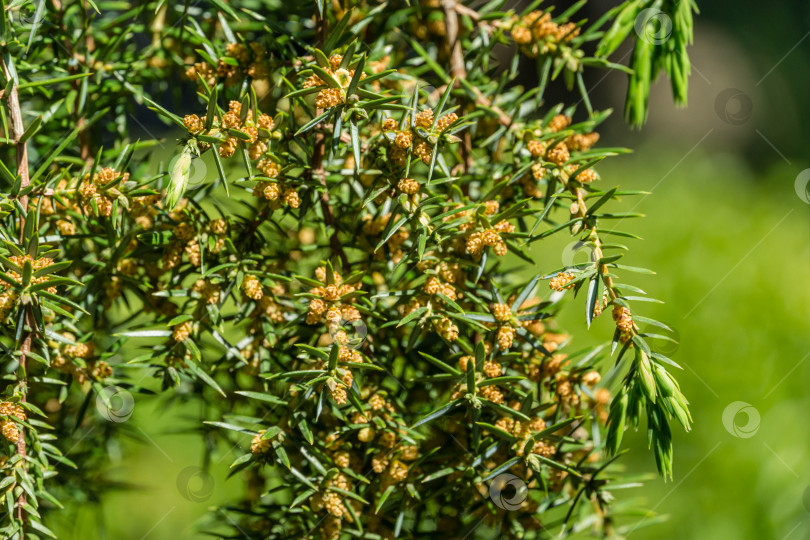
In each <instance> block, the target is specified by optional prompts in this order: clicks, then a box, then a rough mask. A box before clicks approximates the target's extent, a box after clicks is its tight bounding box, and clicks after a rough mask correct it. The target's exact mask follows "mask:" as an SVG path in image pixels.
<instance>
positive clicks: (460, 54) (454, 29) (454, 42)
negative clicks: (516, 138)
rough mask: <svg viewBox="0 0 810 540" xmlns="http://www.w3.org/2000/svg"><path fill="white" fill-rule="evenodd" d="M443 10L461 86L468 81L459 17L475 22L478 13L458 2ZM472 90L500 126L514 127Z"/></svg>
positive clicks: (452, 67)
mask: <svg viewBox="0 0 810 540" xmlns="http://www.w3.org/2000/svg"><path fill="white" fill-rule="evenodd" d="M442 8H443V9H444V22H445V26H446V32H445V38H446V43H447V44H448V46H449V47H450V72H451V73H452V74H453V77H455V78H456V84H460V83H459V82H458V81H460V80H466V78H467V70H466V68H465V67H464V51H463V50H462V48H461V41H460V40H459V38H458V32H459V24H458V15H459V13H461V14H463V15H467V16H469V17H470V18H472V19H473V20H477V17H478V13H476V12H475V11H474V10H472V9H469V8H466V7H464V6H462V5H461V4H459V3H457V2H456V0H443V1H442ZM471 12H472V13H475V17H473V16H472V15H471ZM470 88H472V92H473V94H475V102H476V103H477V104H478V105H481V106H483V107H487V108H489V109H491V110H492V111H494V112H495V113H496V114H497V115H498V123H499V124H501V125H502V126H507V127H509V126H511V125H512V119H511V118H510V117H509V115H508V114H506V113H505V112H504V111H503V110H501V108H500V107H498V106H497V105H493V103H492V100H490V99H489V98H487V97H486V96H485V95H484V94H483V93H482V92H481V90H479V89H478V88H477V87H476V86H474V85H470ZM467 139H469V138H465V147H466V144H467V143H468V142H469V144H470V145H471V144H472V141H471V140H469V141H468V140H467ZM467 159H470V158H467Z"/></svg>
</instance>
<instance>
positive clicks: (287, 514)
mask: <svg viewBox="0 0 810 540" xmlns="http://www.w3.org/2000/svg"><path fill="white" fill-rule="evenodd" d="M0 6H2V7H3V10H2V14H0V45H1V46H2V59H1V61H2V89H0V105H2V106H0V121H2V130H3V133H2V137H3V138H2V139H0V154H1V155H2V166H0V185H1V186H2V198H0V240H2V245H1V246H0V319H1V320H2V329H1V330H0V355H1V358H2V370H3V375H4V378H5V380H6V385H5V387H4V388H3V390H2V402H0V428H1V429H2V436H3V437H2V438H3V441H4V442H3V443H2V444H0V447H1V448H0V455H2V457H0V494H2V502H3V508H4V511H3V514H2V518H0V535H2V537H3V538H19V539H22V538H44V537H48V536H53V533H52V532H51V530H50V529H49V528H48V526H47V524H48V516H49V515H50V514H52V513H54V512H59V511H60V510H59V509H60V507H61V506H62V504H63V503H64V504H71V503H76V502H77V501H81V500H103V495H104V492H105V489H107V488H108V487H109V486H108V483H106V482H105V481H104V478H103V477H100V476H99V472H98V471H99V470H101V469H102V468H103V465H104V463H105V462H106V461H107V460H108V456H109V455H110V454H111V453H113V452H116V451H117V450H116V448H117V446H116V444H117V443H116V442H115V441H116V440H118V439H120V437H122V436H123V435H124V434H125V433H126V432H127V430H131V429H132V428H131V427H130V423H128V422H127V421H128V420H129V417H130V415H131V414H132V409H133V407H135V408H137V404H138V402H139V400H143V399H154V398H147V395H149V394H162V395H164V396H166V399H167V402H169V403H172V404H173V405H172V406H176V407H184V411H186V412H187V413H189V411H194V412H195V413H196V414H198V415H199V417H198V418H197V419H196V423H195V425H194V427H195V429H196V430H197V431H198V432H199V434H200V436H201V437H202V438H203V439H204V440H205V442H206V444H205V449H206V450H205V452H206V455H205V456H204V457H203V458H202V459H201V461H200V463H199V464H200V465H201V466H204V467H207V466H208V465H209V464H210V463H211V462H212V460H215V459H217V460H218V459H221V458H223V457H224V456H226V455H227V454H228V452H231V451H232V449H234V448H235V449H236V454H235V455H232V456H231V459H233V458H234V457H236V459H235V461H233V464H232V465H231V469H232V476H233V478H231V479H230V480H229V482H237V483H238V482H244V483H245V484H246V485H247V486H248V489H246V490H245V491H244V495H243V497H242V498H241V499H240V500H233V501H231V502H230V503H229V504H227V505H225V506H223V507H221V508H218V509H213V510H212V513H211V519H210V521H209V522H208V523H207V524H204V525H203V526H202V527H203V530H204V532H206V533H207V534H211V535H214V536H219V537H222V538H238V537H243V536H244V537H247V538H310V537H311V538H338V537H346V538H348V537H362V538H391V537H402V538H405V537H422V536H438V537H443V538H449V537H458V538H462V537H464V538H476V537H482V538H483V537H490V536H494V535H505V536H506V537H515V538H517V537H526V538H545V537H549V536H551V535H554V536H566V535H568V534H570V533H573V532H577V531H582V530H591V531H593V532H595V533H597V534H599V535H605V536H608V537H610V536H615V535H620V534H621V533H622V531H623V530H624V528H625V527H628V526H633V521H632V517H627V516H632V515H633V513H634V512H635V510H634V509H632V508H629V507H627V505H623V504H614V503H615V499H616V498H617V496H616V495H614V489H619V488H620V487H623V486H622V484H625V483H626V481H627V478H626V477H625V476H624V475H623V474H622V473H621V469H620V468H619V466H620V463H621V460H620V459H617V457H618V454H619V449H620V447H621V443H622V438H623V434H624V433H625V430H626V429H629V428H634V427H637V426H642V427H646V430H647V434H648V437H649V444H650V447H651V451H652V452H653V453H654V455H655V458H656V461H657V464H658V470H659V472H660V474H661V475H663V476H664V477H670V476H671V475H672V462H673V456H672V436H673V434H672V430H673V426H674V424H681V425H682V426H683V428H685V429H687V430H688V429H689V426H690V422H691V417H690V413H689V410H688V405H687V401H686V399H685V398H684V396H683V395H682V394H681V392H680V390H679V387H678V383H677V382H676V381H675V379H674V378H673V376H672V374H671V373H672V371H673V370H674V369H675V368H677V364H675V363H674V362H673V361H672V360H670V359H669V358H667V357H666V356H665V355H664V354H662V353H660V352H657V351H658V350H659V348H657V347H655V346H654V345H653V342H654V341H655V340H660V339H667V334H668V332H669V329H668V328H667V327H666V326H665V325H663V324H662V323H659V322H657V321H654V320H652V319H649V318H645V317H644V316H643V302H645V301H649V300H651V299H650V298H649V297H647V296H646V294H645V293H644V292H643V291H642V290H640V289H638V288H637V287H635V286H633V285H632V278H633V275H634V274H635V273H637V272H648V271H647V270H644V269H641V268H637V267H634V266H631V265H629V264H625V260H626V259H627V260H632V257H631V256H629V255H628V254H627V249H628V248H627V247H626V246H625V245H624V244H622V242H624V241H626V240H627V239H628V238H633V237H634V235H633V234H631V233H630V232H625V231H624V230H623V229H621V228H618V227H619V226H620V225H623V224H624V223H625V220H626V219H628V218H633V217H638V215H637V214H632V213H624V212H621V211H618V210H617V209H616V207H617V206H618V205H619V204H620V202H619V200H620V199H621V200H623V199H628V198H629V199H632V198H633V197H636V196H638V195H640V193H638V192H631V191H625V190H622V189H620V188H619V187H614V186H615V181H616V179H613V178H602V177H601V176H600V174H599V172H598V170H599V163H600V162H601V161H602V160H603V159H605V158H607V157H610V156H614V155H617V154H620V153H622V152H623V151H624V150H622V149H619V148H609V147H605V146H604V145H602V144H600V143H603V142H604V141H600V137H599V134H598V131H597V130H598V127H599V125H600V123H602V122H603V121H604V120H605V119H606V118H607V117H608V115H609V114H610V111H600V110H594V108H593V106H592V104H591V100H590V99H589V96H588V85H587V84H586V77H585V75H586V74H587V73H588V72H589V71H593V72H597V73H598V72H599V71H605V70H620V71H624V72H627V73H628V81H629V85H628V99H627V106H626V111H625V113H626V117H627V119H628V120H629V121H630V122H631V123H633V124H635V125H640V124H641V123H643V121H644V119H645V118H646V115H647V97H648V93H649V86H650V84H651V82H652V80H654V78H655V76H656V74H657V73H658V72H659V71H660V70H663V71H664V72H665V73H666V74H667V75H668V77H669V78H670V80H671V81H672V87H673V92H674V96H675V99H676V101H678V102H685V98H686V80H687V77H688V72H689V60H688V57H687V54H686V46H687V44H688V43H689V42H690V41H691V32H692V14H693V11H694V10H695V6H694V4H693V3H692V2H691V1H690V0H665V1H660V0H654V1H650V0H629V1H627V2H624V3H623V4H620V5H617V6H616V7H614V8H613V9H610V10H609V11H606V12H604V13H598V8H597V7H596V6H590V5H588V4H586V1H585V0H582V1H580V2H577V3H575V4H572V5H570V6H566V7H565V8H563V7H555V6H552V5H549V4H548V3H544V4H540V2H534V3H532V4H531V5H529V4H528V3H523V4H520V5H518V6H517V7H515V3H513V2H506V1H505V0H491V1H489V2H483V1H482V2H466V3H462V2H458V1H456V0H424V1H423V0H410V1H406V0H334V1H333V2H327V1H325V0H317V1H315V2H311V1H303V2H279V1H276V0H239V1H231V2H228V1H227V0H200V1H196V2H188V1H187V2H184V3H183V2H181V3H169V2H165V1H163V0H159V1H144V2H132V3H128V2H126V1H116V2H112V1H109V2H103V1H98V2H94V1H93V0H80V1H79V0H52V1H48V0H33V1H30V2H27V1H25V0H22V1H21V0H14V1H9V0H5V4H3V3H0ZM585 10H587V13H588V15H587V16H586V14H585V13H586V12H585ZM594 14H596V15H597V16H596V17H594V16H593V15H594ZM589 17H590V18H589ZM622 44H624V47H625V49H626V48H627V47H632V48H633V53H632V56H631V60H630V62H629V65H628V66H626V65H622V64H621V63H615V62H614V61H612V60H611V59H609V57H611V55H613V56H617V55H615V54H614V52H615V51H617V50H622V49H620V48H621V47H622V46H623V45H622ZM551 87H555V88H556V89H558V92H557V93H555V94H554V95H561V94H560V93H559V90H561V91H562V92H563V94H562V95H565V96H566V98H565V99H564V101H563V102H562V103H556V102H551V101H550V99H551V98H550V97H549V95H550V94H549V89H550V88H551ZM552 236H564V237H567V238H569V240H568V241H570V242H572V243H573V244H572V245H573V246H575V250H577V251H581V252H582V253H587V255H588V257H587V259H586V258H585V257H580V259H583V260H582V261H578V262H575V261H574V260H573V258H571V260H565V259H566V258H565V257H563V263H560V262H559V258H558V259H551V260H550V259H549V258H547V257H543V258H541V257H539V256H538V249H539V248H538V245H539V244H541V243H542V241H543V240H545V239H548V238H550V237H552ZM564 306H569V307H568V308H569V309H577V310H580V311H581V313H582V323H581V326H582V327H581V328H578V329H576V330H577V331H579V332H580V333H582V332H585V331H587V329H588V328H590V326H591V323H592V321H594V319H595V318H597V317H612V318H613V327H614V328H615V331H614V332H613V334H612V335H604V336H601V340H602V341H603V344H602V345H600V346H598V347H595V348H586V349H583V348H582V347H577V344H576V341H575V340H572V339H571V336H570V335H569V334H568V333H566V331H565V329H563V328H561V327H560V326H559V325H558V324H557V323H556V318H557V314H558V313H559V311H560V310H561V309H563V308H564ZM573 306H578V307H573ZM605 312H606V313H605ZM570 330H573V329H570ZM592 331H595V330H592ZM200 405H202V406H200ZM189 414H190V413H189ZM68 440H70V441H78V442H71V443H70V446H68V445H67V443H66V442H65V441H68ZM68 452H69V455H67V453H68ZM170 484H172V485H173V482H170ZM170 487H171V486H170Z"/></svg>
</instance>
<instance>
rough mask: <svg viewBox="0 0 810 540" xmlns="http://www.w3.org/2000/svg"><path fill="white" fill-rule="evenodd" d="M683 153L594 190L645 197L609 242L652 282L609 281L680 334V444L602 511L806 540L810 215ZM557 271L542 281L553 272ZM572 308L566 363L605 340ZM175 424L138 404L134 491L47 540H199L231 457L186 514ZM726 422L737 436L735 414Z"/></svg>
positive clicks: (577, 304) (635, 444)
mask: <svg viewBox="0 0 810 540" xmlns="http://www.w3.org/2000/svg"><path fill="white" fill-rule="evenodd" d="M690 147H691V145H684V146H683V147H671V146H668V145H667V144H666V143H665V142H664V141H658V142H657V143H656V144H650V145H648V146H647V147H642V148H640V149H638V150H637V152H636V154H634V155H631V156H625V157H618V158H614V159H612V160H607V161H606V162H605V163H604V164H603V165H600V168H599V170H600V172H601V174H602V177H603V178H604V180H602V181H601V182H602V185H601V186H600V187H602V188H603V189H608V188H609V187H612V186H614V185H618V184H621V186H622V188H623V189H643V190H648V191H650V190H651V191H653V192H654V193H653V194H652V195H650V196H647V197H643V198H641V197H633V198H628V200H627V201H626V202H625V205H626V208H625V209H629V208H632V207H633V206H634V205H637V206H636V207H635V211H640V212H644V213H646V214H647V215H648V217H647V218H644V219H640V220H639V219H636V220H632V221H625V222H624V223H622V224H621V228H623V229H624V230H630V231H632V232H635V233H637V234H639V235H640V236H643V237H644V241H643V242H639V241H630V242H625V243H628V244H629V245H630V247H631V251H630V253H629V254H628V256H627V257H626V258H625V261H624V262H625V263H626V264H630V265H634V266H646V267H649V268H652V269H654V270H656V271H657V272H658V274H657V275H655V276H644V275H640V274H631V275H628V276H627V277H626V278H624V280H625V281H626V282H629V283H631V284H634V285H637V286H639V287H641V288H642V289H644V290H646V291H647V292H648V293H649V294H650V295H651V296H653V297H656V298H660V299H662V300H664V301H665V302H666V303H665V304H652V303H643V304H641V303H638V304H637V305H636V306H635V307H636V309H638V310H639V312H640V313H641V314H643V315H646V316H650V317H653V318H656V319H659V320H662V321H664V322H666V323H668V324H670V325H671V326H672V327H674V328H675V329H676V330H677V331H678V333H679V334H680V338H681V343H680V346H679V347H678V349H677V351H676V352H675V353H674V354H673V355H672V356H673V359H674V360H675V361H676V362H678V363H680V364H681V365H682V366H683V367H684V371H683V372H681V373H679V374H678V375H679V380H680V382H681V385H682V389H683V390H684V393H685V394H686V396H687V397H688V398H689V400H690V401H691V404H692V413H693V416H694V419H695V424H694V429H693V430H692V432H691V433H689V434H685V433H684V432H683V430H682V429H680V427H679V426H673V431H674V439H675V453H676V461H675V478H674V480H673V481H672V482H667V483H665V482H663V481H662V480H660V479H655V480H653V481H650V482H648V483H647V484H646V485H645V486H644V487H643V488H639V489H634V490H626V491H622V492H617V496H619V497H620V498H625V497H639V496H640V497H643V498H644V499H645V500H646V507H647V508H652V509H654V510H655V512H656V513H659V514H661V513H663V514H669V515H670V518H669V520H668V521H666V522H664V523H663V524H658V525H655V526H652V527H640V528H639V529H637V530H634V531H633V532H632V533H631V534H630V535H629V536H630V537H631V538H633V539H638V540H643V539H646V538H650V539H651V538H673V539H674V538H690V539H696V540H701V539H707V540H708V539H712V540H723V539H735V540H742V539H762V538H776V539H785V540H788V539H790V538H795V539H798V538H801V537H807V535H808V534H809V532H808V531H810V519H809V518H810V500H807V499H808V498H806V499H805V500H807V502H806V503H803V498H802V497H803V494H804V493H805V490H807V489H808V486H810V461H808V459H807V457H808V449H809V448H810V433H808V430H807V429H806V416H805V411H807V410H808V409H810V395H808V394H807V392H805V389H806V385H807V384H806V382H805V381H807V380H808V378H809V377H810V360H808V359H807V358H808V356H807V355H808V354H809V353H810V343H808V340H807V321H808V315H810V313H808V306H810V303H808V298H810V280H808V261H810V232H809V231H808V229H809V226H808V224H809V223H810V217H808V216H809V214H810V206H808V205H806V204H804V203H803V202H802V201H801V200H800V199H799V198H798V197H797V196H796V193H795V190H794V184H793V182H794V179H795V177H796V175H797V174H798V172H799V170H800V168H799V167H795V166H786V165H778V166H774V167H773V168H771V169H769V170H767V171H766V172H765V173H756V174H755V173H754V172H753V171H751V170H750V169H749V168H748V167H747V166H746V165H745V164H744V162H743V161H742V160H741V159H740V158H738V157H736V156H735V155H733V154H724V153H719V152H718V151H716V150H712V149H710V148H708V147H706V148H702V147H700V148H698V149H696V150H695V151H694V152H692V153H690V154H689V155H688V157H687V158H686V159H684V156H685V155H686V154H687V152H688V151H689V148H690ZM613 225H614V224H607V225H606V226H609V227H610V228H613ZM555 241H556V242H558V244H557V245H553V244H551V243H550V244H549V246H548V249H549V251H548V253H550V254H552V255H550V256H551V257H556V258H557V260H558V259H559V253H560V250H561V248H562V247H563V246H565V245H566V244H568V243H569V242H570V241H571V240H570V239H567V238H563V237H561V238H559V239H556V240H555ZM544 249H546V248H544ZM553 254H556V255H553ZM557 260H553V259H552V260H550V261H548V263H547V264H544V267H543V270H549V269H552V268H556V267H558V266H561V263H558V262H557ZM544 293H545V291H544V290H542V289H541V294H544ZM583 302H584V301H583V300H582V299H577V300H576V301H574V302H572V303H571V305H568V306H566V308H565V309H564V311H563V314H562V317H561V324H562V326H563V327H564V328H566V329H567V330H569V331H572V332H573V334H574V338H575V343H576V344H577V348H579V347H583V346H586V345H588V344H593V343H597V342H598V341H600V340H602V339H604V338H605V336H609V335H611V332H612V321H610V317H609V316H603V317H600V319H598V320H597V321H596V323H595V324H594V326H593V327H592V329H591V330H590V331H588V330H586V329H585V326H584V324H583V323H584V307H583V305H582V304H583ZM803 359H805V360H803ZM735 401H744V402H747V403H750V404H751V405H752V406H753V407H755V408H756V409H757V410H758V411H759V413H760V414H761V424H760V426H759V429H758V431H757V432H756V434H755V435H754V436H752V437H750V438H746V439H743V438H737V437H734V436H733V435H731V434H730V433H728V432H727V431H726V429H725V428H724V427H723V423H722V415H723V411H724V410H725V408H726V407H727V406H728V405H729V404H731V403H732V402H735ZM189 412H193V411H189ZM183 414H184V411H182V410H179V409H178V408H166V407H164V406H162V405H161V401H160V399H152V400H151V401H150V402H148V403H144V402H142V401H138V404H137V405H136V410H135V415H134V416H133V419H132V420H130V422H131V423H132V425H133V426H134V428H135V431H136V432H138V431H139V430H141V429H142V430H143V433H145V435H146V436H145V437H143V438H144V439H145V441H136V440H128V441H126V442H125V444H124V446H123V448H122V457H121V459H120V462H119V463H116V464H112V465H111V467H112V469H111V470H112V471H113V472H114V476H115V477H116V478H118V479H121V480H125V481H129V482H134V483H137V484H139V485H141V486H142V487H141V488H140V489H138V490H135V491H131V492H120V493H116V494H114V495H110V496H108V497H107V498H106V499H105V500H104V501H102V503H101V505H99V506H95V505H90V504H84V505H80V506H77V507H76V506H74V507H71V508H70V512H68V513H67V514H66V516H64V517H61V518H60V517H58V516H54V517H53V518H52V519H53V520H57V519H59V520H60V521H57V522H53V523H49V525H50V526H51V527H52V528H53V529H54V531H56V532H57V534H58V535H59V536H60V538H64V539H67V540H73V539H77V540H78V539H80V538H81V539H84V538H86V537H87V536H88V532H89V531H98V532H97V533H95V534H93V535H91V536H93V537H98V538H116V539H119V538H120V539H135V540H147V539H148V540H162V539H167V540H168V539H171V540H178V539H185V538H202V537H203V536H202V535H200V534H199V533H195V532H194V523H195V521H196V520H197V519H199V518H200V517H201V516H202V515H203V514H204V513H205V510H206V507H207V505H209V504H216V503H217V502H221V501H225V500H227V499H228V498H229V496H230V495H233V494H235V493H237V492H238V491H239V490H241V489H243V486H242V482H241V480H239V479H231V480H226V478H225V477H226V475H227V466H228V465H229V463H230V462H231V461H232V460H233V459H235V458H236V457H237V456H238V455H239V451H238V450H234V451H233V452H232V453H231V454H230V455H229V456H228V457H226V458H224V459H222V461H221V462H220V463H215V464H214V467H213V470H212V476H213V479H214V487H213V490H211V493H210V498H206V500H204V501H202V502H193V501H190V500H188V499H187V498H185V497H184V496H183V494H181V490H179V489H178V487H177V478H178V475H180V474H181V472H182V471H183V470H184V469H185V468H186V467H189V466H197V465H200V464H201V463H200V462H201V459H202V443H201V441H200V440H199V437H198V436H197V435H195V434H183V435H179V434H171V433H170V432H171V431H176V430H178V429H179V428H178V426H180V428H190V427H193V426H191V425H190V423H189V420H188V419H187V418H186V417H184V416H182V415H183ZM736 420H737V423H738V424H739V425H743V424H745V423H746V417H745V415H744V414H741V415H739V416H738V417H737V419H736ZM246 442H247V441H246ZM624 446H625V447H626V448H628V449H629V450H630V451H629V452H628V453H627V454H626V455H625V456H624V457H623V458H622V462H623V463H624V464H625V465H626V466H627V467H628V469H629V470H630V471H632V472H639V473H640V472H650V471H654V470H655V465H654V461H653V457H652V455H651V454H650V453H649V452H648V451H647V449H646V434H645V431H644V427H643V426H642V427H641V429H640V431H639V433H638V434H637V435H634V436H630V437H628V438H627V439H626V440H625V443H624ZM226 451H227V449H226ZM199 480H200V479H199V478H196V479H195V478H192V479H191V483H190V487H189V490H190V492H191V493H192V495H193V494H195V493H199V495H200V498H205V497H206V496H207V493H206V490H205V487H206V486H203V485H202V484H201V483H200V482H199ZM195 482H196V483H195Z"/></svg>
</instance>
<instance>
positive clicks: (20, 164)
mask: <svg viewBox="0 0 810 540" xmlns="http://www.w3.org/2000/svg"><path fill="white" fill-rule="evenodd" d="M2 68H3V74H4V75H5V78H6V80H9V81H10V80H12V76H11V70H10V69H9V67H8V65H7V64H6V61H5V60H2ZM7 99H8V112H9V116H10V117H11V133H10V135H11V137H10V138H11V139H13V140H14V144H15V147H16V154H17V175H18V176H19V177H20V188H21V189H25V188H27V187H28V186H29V185H31V179H30V176H29V173H28V147H27V145H26V143H25V142H24V141H21V140H20V139H21V138H22V136H23V134H24V133H25V126H24V125H23V121H22V109H21V108H20V97H19V92H18V91H17V83H16V81H15V82H14V83H13V84H12V85H11V90H10V91H9V93H8V98H7ZM18 200H19V203H20V205H21V206H22V208H23V213H22V214H21V215H20V243H22V241H23V238H24V236H23V231H24V230H25V213H26V212H27V211H28V195H27V194H23V195H21V196H19V199H18ZM23 309H25V310H26V313H25V322H24V323H23V324H25V325H27V326H28V327H29V328H33V327H34V321H33V319H34V317H33V313H32V311H31V307H30V306H27V305H26V306H25V307H23ZM32 338H33V331H28V332H24V334H23V339H22V343H21V344H20V367H19V374H20V375H19V378H18V382H19V384H20V390H21V394H22V395H21V397H20V401H22V402H23V403H24V402H25V399H26V394H27V392H28V382H27V375H26V374H27V371H26V360H27V358H28V353H30V352H31V341H32ZM26 452H27V448H26V444H25V431H24V429H20V430H19V434H18V436H17V454H18V455H19V456H20V457H21V458H23V459H22V461H21V463H22V466H23V467H25V455H26ZM27 502H28V500H27V497H26V495H25V491H24V490H23V491H22V492H21V493H20V495H19V497H18V498H17V518H18V519H19V520H20V522H22V521H23V520H24V519H25V515H26V512H25V509H24V508H23V507H24V506H25V505H26V504H27ZM20 538H22V539H24V538H25V531H24V529H23V528H21V529H20Z"/></svg>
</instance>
